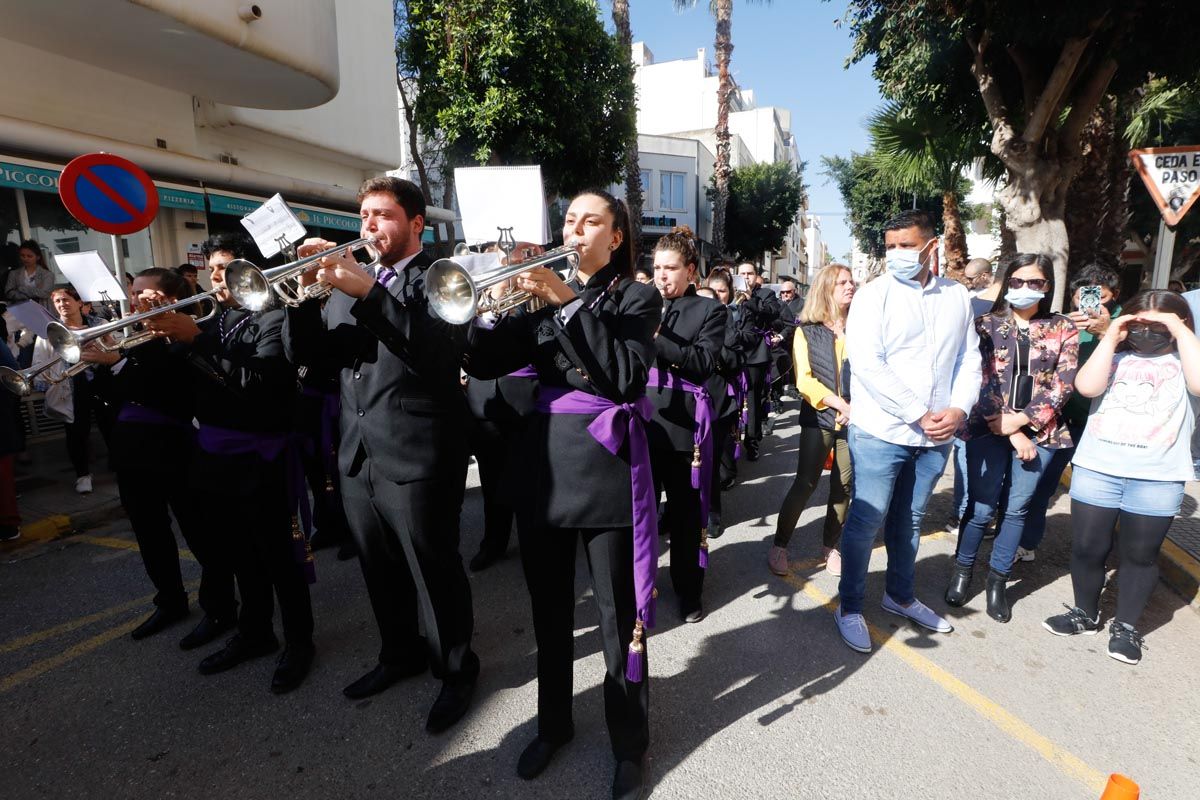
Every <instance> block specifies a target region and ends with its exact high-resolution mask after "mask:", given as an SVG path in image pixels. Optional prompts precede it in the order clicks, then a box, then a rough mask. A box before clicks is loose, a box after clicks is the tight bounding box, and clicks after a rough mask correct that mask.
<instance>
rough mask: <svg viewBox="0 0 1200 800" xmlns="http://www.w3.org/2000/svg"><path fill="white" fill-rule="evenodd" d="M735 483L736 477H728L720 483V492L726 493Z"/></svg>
mask: <svg viewBox="0 0 1200 800" xmlns="http://www.w3.org/2000/svg"><path fill="white" fill-rule="evenodd" d="M735 483H737V476H736V475H730V476H729V477H728V478H726V479H725V480H723V481H721V491H722V492H728V491H729V490H730V489H732V488H733V485H734V484H735Z"/></svg>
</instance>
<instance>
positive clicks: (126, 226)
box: [58, 153, 158, 236]
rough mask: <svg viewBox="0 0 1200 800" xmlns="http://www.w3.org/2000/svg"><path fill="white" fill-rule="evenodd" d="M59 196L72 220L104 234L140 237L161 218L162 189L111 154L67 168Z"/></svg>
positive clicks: (94, 156)
mask: <svg viewBox="0 0 1200 800" xmlns="http://www.w3.org/2000/svg"><path fill="white" fill-rule="evenodd" d="M58 196H59V197H60V198H62V201H63V205H64V206H66V207H67V210H68V211H70V212H71V216H73V217H75V219H77V220H79V221H80V222H82V223H83V224H84V225H86V226H88V227H89V228H92V229H93V230H97V231H100V232H101V233H112V234H116V235H118V236H122V235H125V234H129V233H136V232H137V231H140V230H142V229H143V228H145V227H147V226H148V225H149V224H150V223H151V222H153V221H154V217H155V215H156V214H158V189H157V188H156V187H155V186H154V181H152V180H150V176H149V175H147V174H146V171H145V170H143V169H142V168H141V167H139V166H138V165H137V164H134V163H133V162H132V161H129V160H128V159H124V158H121V157H120V156H114V155H112V154H110V153H88V154H87V155H83V156H79V157H78V158H75V159H73V160H72V161H71V163H69V164H67V166H66V167H64V168H63V171H62V175H61V176H60V177H59V181H58Z"/></svg>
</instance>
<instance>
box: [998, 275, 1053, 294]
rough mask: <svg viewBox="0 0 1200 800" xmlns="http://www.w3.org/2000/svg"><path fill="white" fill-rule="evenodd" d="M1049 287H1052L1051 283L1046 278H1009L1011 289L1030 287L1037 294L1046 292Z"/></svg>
mask: <svg viewBox="0 0 1200 800" xmlns="http://www.w3.org/2000/svg"><path fill="white" fill-rule="evenodd" d="M1049 285H1050V281H1048V280H1046V279H1045V278H1029V279H1026V278H1009V279H1008V288H1010V289H1020V288H1021V287H1022V286H1028V287H1029V288H1030V289H1033V290H1034V291H1035V292H1044V291H1046V287H1047V286H1049Z"/></svg>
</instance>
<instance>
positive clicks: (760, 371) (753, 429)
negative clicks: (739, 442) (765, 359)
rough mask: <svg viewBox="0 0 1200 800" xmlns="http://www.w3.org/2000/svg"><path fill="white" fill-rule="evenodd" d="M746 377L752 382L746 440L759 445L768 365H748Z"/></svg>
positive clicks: (748, 400) (747, 400)
mask: <svg viewBox="0 0 1200 800" xmlns="http://www.w3.org/2000/svg"><path fill="white" fill-rule="evenodd" d="M746 379H747V382H748V383H749V384H750V392H749V396H748V397H747V398H746V402H747V406H748V408H747V414H746V441H748V442H752V443H753V444H755V445H757V444H758V443H759V442H761V441H762V429H763V419H764V417H765V416H766V415H765V414H764V413H763V404H764V403H765V402H766V400H767V391H768V389H769V387H768V386H767V365H766V364H754V365H751V366H748V367H746Z"/></svg>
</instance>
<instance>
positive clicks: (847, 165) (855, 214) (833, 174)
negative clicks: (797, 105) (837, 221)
mask: <svg viewBox="0 0 1200 800" xmlns="http://www.w3.org/2000/svg"><path fill="white" fill-rule="evenodd" d="M821 164H822V166H823V167H824V170H823V174H824V175H825V176H826V177H828V178H829V179H830V180H832V181H833V182H834V184H835V185H836V186H837V187H838V192H840V193H841V195H842V202H843V203H845V205H846V224H847V225H848V226H849V228H850V233H852V234H853V235H854V238H855V239H856V240H857V241H858V244H859V246H860V247H861V248H862V249H863V251H864V252H865V253H867V255H869V256H871V257H872V258H877V259H878V258H883V226H884V225H885V224H886V223H887V221H888V220H890V219H891V218H892V217H894V216H896V215H897V214H899V213H900V212H901V211H904V210H906V209H910V208H912V207H913V194H912V193H911V192H902V191H900V190H898V189H897V188H895V186H894V184H890V183H889V181H888V180H886V179H885V178H884V177H883V176H882V175H880V174H879V161H878V159H877V158H876V157H875V155H874V154H873V153H866V154H864V153H853V154H851V156H850V158H843V157H841V156H833V157H829V156H825V157H823V158H822V159H821ZM916 201H917V208H919V209H921V210H922V211H925V212H926V213H928V214H929V216H930V218H931V219H932V220H933V223H934V226H935V228H936V232H937V233H938V234H939V235H940V234H941V233H942V194H941V192H939V191H930V190H928V189H927V190H926V191H924V192H918V193H917V195H916Z"/></svg>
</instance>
